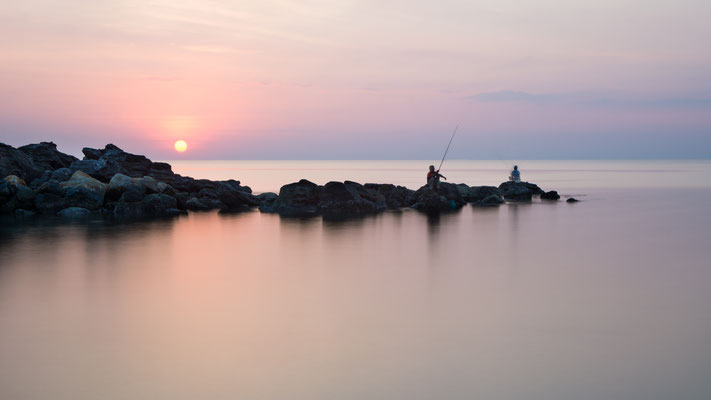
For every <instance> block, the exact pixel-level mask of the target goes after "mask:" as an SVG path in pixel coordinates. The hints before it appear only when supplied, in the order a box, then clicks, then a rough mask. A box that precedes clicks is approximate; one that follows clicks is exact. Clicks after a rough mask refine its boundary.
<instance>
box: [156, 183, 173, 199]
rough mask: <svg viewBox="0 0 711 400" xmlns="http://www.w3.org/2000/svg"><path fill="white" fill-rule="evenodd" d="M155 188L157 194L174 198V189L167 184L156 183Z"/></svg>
mask: <svg viewBox="0 0 711 400" xmlns="http://www.w3.org/2000/svg"><path fill="white" fill-rule="evenodd" d="M156 186H157V187H158V193H159V194H166V195H168V196H172V197H175V193H176V192H175V189H173V187H172V186H170V185H169V184H167V183H165V182H158V183H157V184H156Z"/></svg>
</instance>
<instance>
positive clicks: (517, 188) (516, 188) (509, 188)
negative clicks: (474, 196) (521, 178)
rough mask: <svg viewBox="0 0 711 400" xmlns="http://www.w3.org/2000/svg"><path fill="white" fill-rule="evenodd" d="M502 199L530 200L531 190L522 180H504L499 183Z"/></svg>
mask: <svg viewBox="0 0 711 400" xmlns="http://www.w3.org/2000/svg"><path fill="white" fill-rule="evenodd" d="M499 190H500V191H501V194H502V195H503V197H504V199H506V200H511V201H531V197H532V196H533V194H534V193H533V191H532V190H531V188H530V187H529V186H528V185H526V184H525V183H524V182H504V183H502V184H501V185H499Z"/></svg>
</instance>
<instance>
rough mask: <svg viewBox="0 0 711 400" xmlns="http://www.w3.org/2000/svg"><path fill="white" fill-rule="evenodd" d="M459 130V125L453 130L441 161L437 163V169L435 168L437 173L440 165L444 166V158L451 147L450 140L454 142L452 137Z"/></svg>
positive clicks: (440, 167)
mask: <svg viewBox="0 0 711 400" xmlns="http://www.w3.org/2000/svg"><path fill="white" fill-rule="evenodd" d="M458 128H459V124H457V126H456V127H455V128H454V132H452V137H451V138H449V144H448V145H447V150H445V151H444V155H443V156H442V161H441V162H440V163H439V168H437V171H439V170H440V169H442V164H444V158H445V157H447V152H448V151H449V146H451V145H452V140H454V135H455V134H456V133H457V129H458Z"/></svg>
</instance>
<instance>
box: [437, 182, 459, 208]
mask: <svg viewBox="0 0 711 400" xmlns="http://www.w3.org/2000/svg"><path fill="white" fill-rule="evenodd" d="M437 193H439V194H441V195H442V196H444V197H446V198H447V200H450V204H451V202H452V201H453V202H454V204H456V207H461V206H463V205H464V204H465V203H466V201H464V198H462V194H461V193H460V192H459V188H458V186H457V185H456V184H453V183H447V182H441V183H440V184H439V189H438V190H437Z"/></svg>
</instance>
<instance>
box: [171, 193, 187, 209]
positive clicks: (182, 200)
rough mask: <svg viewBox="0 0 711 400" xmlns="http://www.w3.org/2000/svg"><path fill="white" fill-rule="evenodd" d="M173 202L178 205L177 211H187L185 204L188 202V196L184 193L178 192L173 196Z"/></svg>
mask: <svg viewBox="0 0 711 400" xmlns="http://www.w3.org/2000/svg"><path fill="white" fill-rule="evenodd" d="M174 197H175V201H176V202H177V203H178V209H179V210H187V209H188V207H187V202H188V200H190V194H188V193H185V192H178V193H176V194H175V196H174Z"/></svg>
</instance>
